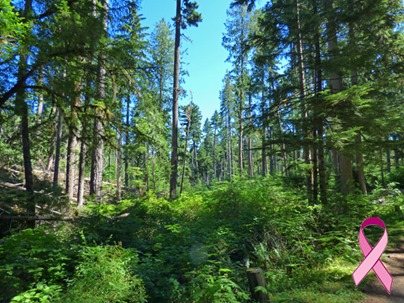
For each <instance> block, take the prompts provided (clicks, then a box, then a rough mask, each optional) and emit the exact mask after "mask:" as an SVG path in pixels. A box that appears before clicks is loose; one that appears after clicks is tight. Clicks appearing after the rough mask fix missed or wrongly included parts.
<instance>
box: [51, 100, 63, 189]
mask: <svg viewBox="0 0 404 303" xmlns="http://www.w3.org/2000/svg"><path fill="white" fill-rule="evenodd" d="M57 117H58V118H57V119H58V124H57V131H56V132H57V134H56V154H55V167H54V171H53V189H54V190H55V189H56V188H57V187H58V186H59V162H60V145H61V142H62V132H63V124H62V121H63V119H62V111H61V110H60V108H58V109H57Z"/></svg>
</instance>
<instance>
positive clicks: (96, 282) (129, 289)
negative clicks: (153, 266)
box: [59, 246, 146, 303]
mask: <svg viewBox="0 0 404 303" xmlns="http://www.w3.org/2000/svg"><path fill="white" fill-rule="evenodd" d="M79 258H80V259H81V262H80V264H79V265H78V267H77V270H76V273H75V275H74V277H73V278H72V279H71V281H70V282H69V285H68V288H67V290H66V292H65V293H64V294H63V295H62V296H61V297H60V300H59V302H66V303H69V302H71V303H78V302H80V303H105V302H110V303H114V302H133V303H143V302H146V293H145V289H144V286H143V282H142V280H141V279H140V278H139V277H137V276H136V275H135V273H134V272H133V268H135V267H136V264H137V262H138V260H137V255H136V254H135V253H133V252H132V251H131V250H127V249H124V248H122V247H121V246H94V247H89V246H85V247H83V249H82V251H81V252H80V256H79Z"/></svg>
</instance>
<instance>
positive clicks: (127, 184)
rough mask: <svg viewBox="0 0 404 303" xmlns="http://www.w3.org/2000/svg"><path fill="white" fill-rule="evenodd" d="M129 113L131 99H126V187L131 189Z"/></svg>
mask: <svg viewBox="0 0 404 303" xmlns="http://www.w3.org/2000/svg"><path fill="white" fill-rule="evenodd" d="M129 111H130V97H129V96H128V97H127V99H126V126H125V168H124V169H125V172H124V175H125V187H126V188H128V187H129V142H130V138H129Z"/></svg>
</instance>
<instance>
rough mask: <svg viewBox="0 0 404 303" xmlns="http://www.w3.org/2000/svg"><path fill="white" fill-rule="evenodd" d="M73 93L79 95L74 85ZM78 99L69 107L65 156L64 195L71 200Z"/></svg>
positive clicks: (77, 88) (73, 179) (73, 180)
mask: <svg viewBox="0 0 404 303" xmlns="http://www.w3.org/2000/svg"><path fill="white" fill-rule="evenodd" d="M75 92H76V93H77V94H78V93H79V87H78V84H77V83H76V88H75ZM79 101H80V97H79V96H76V97H75V98H74V103H73V104H72V105H71V117H70V122H69V139H68V142H67V155H66V194H67V196H68V197H69V198H70V199H72V198H73V192H74V182H75V179H76V169H75V165H76V148H77V134H76V123H77V119H78V117H77V107H78V106H79Z"/></svg>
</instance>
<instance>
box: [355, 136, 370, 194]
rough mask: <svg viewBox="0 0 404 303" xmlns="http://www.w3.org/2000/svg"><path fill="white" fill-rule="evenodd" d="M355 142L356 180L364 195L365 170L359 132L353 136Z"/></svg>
mask: <svg viewBox="0 0 404 303" xmlns="http://www.w3.org/2000/svg"><path fill="white" fill-rule="evenodd" d="M355 143H356V144H357V148H358V151H357V152H356V165H357V170H358V181H359V187H360V189H361V191H362V193H363V194H364V195H367V193H368V192H367V189H366V180H365V171H364V166H365V164H364V162H363V154H362V147H361V145H362V137H361V134H360V133H358V134H357V135H356V136H355Z"/></svg>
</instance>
